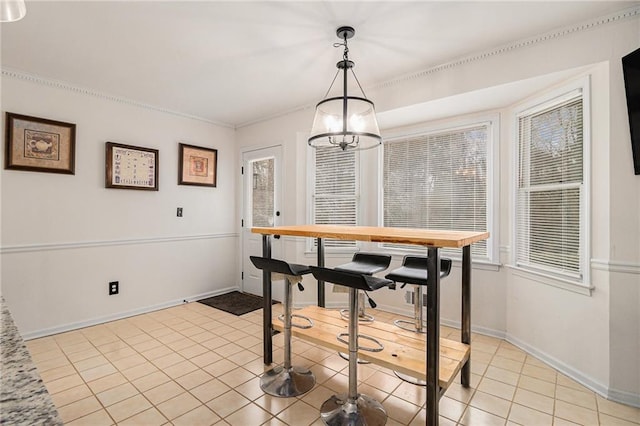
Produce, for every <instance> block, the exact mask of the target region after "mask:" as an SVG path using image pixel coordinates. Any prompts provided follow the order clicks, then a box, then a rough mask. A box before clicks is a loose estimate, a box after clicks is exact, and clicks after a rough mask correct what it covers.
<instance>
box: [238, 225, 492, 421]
mask: <svg viewBox="0 0 640 426" xmlns="http://www.w3.org/2000/svg"><path fill="white" fill-rule="evenodd" d="M251 232H253V233H256V234H261V235H262V251H263V253H262V255H263V256H264V257H271V239H270V238H271V236H272V235H287V236H294V237H307V238H317V239H318V266H324V250H323V249H322V247H323V240H322V239H324V238H334V239H342V240H358V241H368V242H379V243H397V244H414V245H420V246H425V247H427V252H428V261H427V272H428V278H427V288H428V290H427V306H426V307H427V335H426V370H427V371H426V376H427V385H426V388H427V404H426V414H427V415H426V423H427V424H428V425H437V424H438V402H439V400H440V396H441V389H440V385H439V384H438V372H439V355H440V347H439V342H440V248H443V247H447V248H462V297H461V299H462V315H461V316H462V321H461V329H462V330H461V341H462V343H465V344H467V345H468V344H470V343H471V244H473V243H476V242H478V241H482V240H486V239H487V238H489V233H488V232H475V231H436V230H427V229H419V228H389V227H375V226H339V225H293V226H276V227H271V228H267V227H254V228H252V229H251ZM262 286H263V293H262V294H263V297H264V309H263V311H264V317H263V318H264V323H263V336H264V342H263V352H264V354H263V357H264V363H265V364H271V363H272V362H273V347H272V341H271V339H272V336H273V325H272V322H271V321H272V312H271V275H270V274H268V273H264V274H263V283H262ZM318 306H322V307H324V306H325V300H324V283H322V282H318ZM470 367H471V355H469V359H468V360H467V362H466V363H465V364H464V365H463V367H462V371H461V382H462V385H463V386H465V387H468V386H469V384H470V380H471V368H470Z"/></svg>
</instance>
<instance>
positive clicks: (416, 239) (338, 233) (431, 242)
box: [251, 225, 489, 248]
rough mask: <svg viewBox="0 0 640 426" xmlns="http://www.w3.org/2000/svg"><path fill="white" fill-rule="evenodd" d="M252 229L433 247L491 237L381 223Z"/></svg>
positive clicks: (304, 235)
mask: <svg viewBox="0 0 640 426" xmlns="http://www.w3.org/2000/svg"><path fill="white" fill-rule="evenodd" d="M251 232H253V233H255V234H263V235H289V236H295V237H314V238H318V237H319V238H336V239H340V240H358V241H370V242H378V243H397V244H417V245H423V246H431V247H454V248H460V247H464V246H467V245H470V244H473V243H476V242H478V241H482V240H486V239H487V238H489V233H488V232H476V231H439V230H431V229H422V228H388V227H381V226H341V225H292V226H275V227H271V228H268V227H254V228H251Z"/></svg>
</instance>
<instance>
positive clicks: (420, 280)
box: [385, 256, 451, 385]
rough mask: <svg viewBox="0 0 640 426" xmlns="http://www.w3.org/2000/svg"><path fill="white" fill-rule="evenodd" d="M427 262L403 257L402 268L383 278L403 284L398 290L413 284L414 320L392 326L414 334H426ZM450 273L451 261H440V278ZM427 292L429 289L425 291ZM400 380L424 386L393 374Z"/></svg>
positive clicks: (414, 380) (412, 378)
mask: <svg viewBox="0 0 640 426" xmlns="http://www.w3.org/2000/svg"><path fill="white" fill-rule="evenodd" d="M427 260H428V258H427V257H426V256H405V257H404V259H403V260H402V266H401V267H399V268H398V269H394V270H393V271H391V272H389V273H388V274H387V275H386V277H385V278H387V279H389V280H392V281H395V282H398V283H403V284H402V286H400V288H404V286H405V285H407V284H413V310H414V320H413V321H408V320H403V319H398V320H395V321H394V324H395V325H396V326H398V327H400V328H402V329H403V330H407V331H414V332H416V333H426V329H425V327H426V325H425V323H424V320H423V313H422V307H423V303H422V302H423V299H422V297H423V296H422V295H423V291H422V288H423V286H424V287H426V285H427ZM450 273H451V259H447V258H441V259H440V278H444V277H446V276H448V275H449V274H450ZM427 291H429V289H427ZM394 373H395V374H396V376H398V377H399V378H400V379H402V380H404V381H406V382H409V383H413V384H415V385H426V382H424V381H423V380H420V379H417V378H414V377H411V376H407V375H405V374H401V373H398V372H394Z"/></svg>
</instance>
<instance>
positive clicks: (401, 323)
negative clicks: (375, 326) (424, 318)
mask: <svg viewBox="0 0 640 426" xmlns="http://www.w3.org/2000/svg"><path fill="white" fill-rule="evenodd" d="M393 324H394V325H395V326H396V327H400V328H401V329H403V330H407V331H413V332H414V333H422V334H427V323H426V322H423V323H422V327H420V328H416V321H409V320H403V319H398V320H395V321H394V322H393Z"/></svg>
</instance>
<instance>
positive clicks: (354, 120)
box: [349, 114, 364, 132]
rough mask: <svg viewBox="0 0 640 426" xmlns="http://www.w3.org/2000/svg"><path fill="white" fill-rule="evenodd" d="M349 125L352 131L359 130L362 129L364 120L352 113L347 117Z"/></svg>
mask: <svg viewBox="0 0 640 426" xmlns="http://www.w3.org/2000/svg"><path fill="white" fill-rule="evenodd" d="M349 127H350V128H351V130H352V131H354V132H361V131H362V130H363V129H364V120H363V119H362V116H361V115H359V114H353V115H352V116H351V117H350V118H349Z"/></svg>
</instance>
